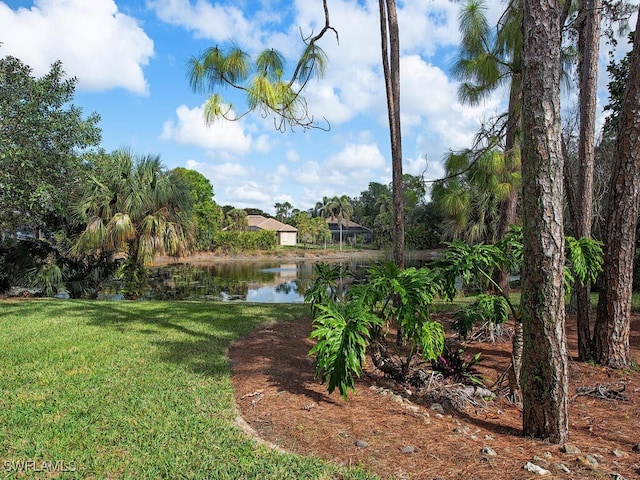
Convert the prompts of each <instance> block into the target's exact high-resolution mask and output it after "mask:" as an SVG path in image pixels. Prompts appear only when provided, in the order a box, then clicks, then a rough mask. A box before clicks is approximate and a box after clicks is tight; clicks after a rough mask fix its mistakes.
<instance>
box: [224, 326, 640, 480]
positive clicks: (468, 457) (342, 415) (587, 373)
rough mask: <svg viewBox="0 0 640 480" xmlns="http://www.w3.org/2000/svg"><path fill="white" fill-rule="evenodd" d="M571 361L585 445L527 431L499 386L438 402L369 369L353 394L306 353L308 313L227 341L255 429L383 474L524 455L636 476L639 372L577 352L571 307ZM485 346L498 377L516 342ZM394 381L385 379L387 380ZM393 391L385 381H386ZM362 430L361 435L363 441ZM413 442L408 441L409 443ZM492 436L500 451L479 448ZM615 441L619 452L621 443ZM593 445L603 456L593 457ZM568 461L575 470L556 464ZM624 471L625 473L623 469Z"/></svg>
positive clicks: (573, 429) (489, 465)
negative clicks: (620, 393)
mask: <svg viewBox="0 0 640 480" xmlns="http://www.w3.org/2000/svg"><path fill="white" fill-rule="evenodd" d="M567 323H568V332H567V337H568V344H569V348H570V354H571V355H574V360H571V361H570V364H569V372H570V387H569V388H570V402H569V410H570V441H569V443H570V444H572V445H575V446H576V447H578V448H579V449H580V451H581V452H582V453H580V454H566V453H562V451H561V447H560V446H559V445H553V444H550V443H548V442H543V441H538V440H533V439H529V438H524V437H523V436H522V434H521V426H522V417H521V413H522V411H521V409H520V408H518V407H517V406H516V405H515V404H513V403H510V402H508V401H506V399H504V398H499V399H498V400H496V401H491V402H487V403H484V402H483V403H482V404H480V405H479V406H475V407H473V406H469V407H467V408H466V409H464V411H462V412H460V411H454V410H447V411H446V412H445V414H444V415H442V414H437V413H436V412H435V411H433V410H431V409H430V408H429V404H423V403H420V402H419V401H417V400H416V399H415V398H414V399H413V401H412V402H406V401H405V402H401V403H399V402H398V397H395V399H394V397H393V396H392V395H389V394H384V393H379V390H380V389H378V390H376V388H375V387H373V385H383V386H384V385H385V384H384V381H383V380H382V379H380V378H379V377H376V375H374V374H373V372H372V371H371V368H370V366H369V367H368V368H367V372H366V373H365V375H363V377H362V378H361V379H359V380H358V382H357V387H356V391H355V392H354V393H352V394H350V395H349V399H348V400H347V401H345V400H343V399H342V397H341V396H340V395H339V394H338V393H337V392H334V393H333V394H332V395H329V394H328V393H327V389H326V384H325V385H322V384H320V383H319V382H318V381H317V380H315V379H314V359H313V358H312V357H310V356H308V351H309V349H310V348H311V346H312V345H313V343H312V342H311V341H310V340H309V339H308V336H309V332H310V330H311V320H310V319H301V320H298V321H295V322H289V323H274V324H270V325H263V326H261V327H259V328H257V329H256V330H255V331H253V332H252V333H251V334H250V335H248V336H247V337H244V338H242V339H240V340H239V341H238V342H236V343H234V344H233V345H232V346H231V347H230V349H229V357H230V359H231V365H232V380H233V385H234V391H235V397H236V403H237V405H238V409H239V410H240V413H241V415H242V417H243V419H244V420H245V421H246V422H247V423H248V424H249V425H250V426H251V427H252V429H253V431H254V432H255V434H256V435H257V436H258V437H259V438H261V439H262V440H265V441H267V442H269V443H271V444H273V445H275V446H277V447H280V448H282V449H285V450H288V451H291V452H296V453H299V454H301V455H314V456H317V457H321V458H325V459H327V460H330V461H333V462H338V463H341V464H345V465H361V466H363V467H364V468H366V469H368V470H370V471H372V472H375V473H377V474H379V475H380V476H381V477H383V478H398V479H408V478H410V479H440V480H445V479H446V480H453V479H461V480H462V479H464V480H467V479H471V478H474V479H483V480H484V479H531V478H539V475H536V474H533V473H529V472H527V471H525V470H524V469H523V466H524V465H525V463H527V462H532V463H535V464H536V465H539V466H541V467H543V468H546V469H547V470H550V471H551V472H552V474H551V475H548V476H546V477H544V478H557V479H603V478H616V477H614V476H613V474H614V472H615V473H618V474H619V475H622V476H623V478H626V479H627V480H631V479H637V478H640V453H638V452H636V451H634V446H635V445H636V444H638V443H640V435H638V429H639V427H640V373H638V372H637V371H614V370H610V369H607V368H603V367H599V366H592V365H587V364H585V363H581V362H577V361H576V360H575V355H576V354H577V352H576V333H575V328H574V325H575V319H574V318H573V317H571V316H570V317H569V318H568V322H567ZM631 330H632V333H631V342H630V343H631V352H632V357H633V358H634V359H635V360H638V359H640V316H638V315H636V316H634V318H633V322H632V328H631ZM466 347H467V352H469V353H472V352H476V351H481V352H482V358H483V361H482V363H481V366H482V374H483V376H484V378H485V379H486V380H487V382H486V384H487V385H492V384H493V383H494V382H495V380H496V379H497V378H498V377H499V376H500V375H501V374H502V373H503V372H504V370H505V369H506V368H507V366H508V363H509V359H510V343H508V342H503V343H495V344H489V343H469V344H466ZM613 382H625V384H626V390H625V392H624V393H625V394H626V395H627V396H628V398H629V401H621V400H608V399H600V398H595V397H593V396H587V395H578V394H577V391H576V388H577V387H579V386H597V385H609V384H612V383H613ZM386 386H387V387H389V385H388V384H387V385H386ZM384 392H388V390H386V391H384ZM358 440H360V441H364V442H366V443H367V444H368V446H366V447H358V446H356V441H358ZM407 446H413V447H414V448H415V451H414V452H413V453H403V452H402V450H403V449H404V448H405V447H407ZM485 447H490V448H491V449H493V450H494V451H495V452H496V453H497V455H495V456H492V455H489V454H487V453H483V448H485ZM614 451H615V452H614ZM587 454H588V455H591V456H593V457H594V458H595V459H596V460H597V462H598V465H597V466H590V465H588V464H587V462H586V459H585V456H586V455H587ZM560 463H562V464H564V465H565V466H566V467H568V468H569V469H570V471H571V473H563V472H561V471H560V470H559V469H558V467H557V465H558V464H560ZM617 478H620V477H617Z"/></svg>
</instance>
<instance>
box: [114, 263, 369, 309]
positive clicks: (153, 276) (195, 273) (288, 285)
mask: <svg viewBox="0 0 640 480" xmlns="http://www.w3.org/2000/svg"><path fill="white" fill-rule="evenodd" d="M315 263H316V262H315V261H282V260H256V261H255V262H247V261H236V262H233V261H231V262H221V263H215V264H210V265H194V264H174V265H168V266H164V267H158V268H153V269H151V271H150V275H149V278H148V279H147V287H148V288H147V292H146V294H145V295H144V298H145V299H147V300H211V301H226V302H234V301H240V302H258V303H301V302H303V301H304V292H305V290H306V289H307V287H308V286H309V284H310V282H312V281H313V279H314V271H313V265H314V264H315ZM335 263H341V264H342V265H343V266H344V267H346V268H348V269H349V270H350V271H351V272H354V273H358V272H360V273H363V272H364V271H365V270H366V269H367V268H368V267H369V265H370V264H369V262H368V261H366V260H364V261H363V260H349V261H342V262H335ZM120 288H121V285H119V284H117V283H114V284H112V285H110V286H108V287H107V288H106V289H105V291H104V293H103V295H101V298H107V299H113V300H118V299H122V295H119V291H120Z"/></svg>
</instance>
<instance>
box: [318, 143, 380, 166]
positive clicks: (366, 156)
mask: <svg viewBox="0 0 640 480" xmlns="http://www.w3.org/2000/svg"><path fill="white" fill-rule="evenodd" d="M385 163H386V161H385V159H384V157H383V156H382V154H381V153H380V150H378V146H377V145H376V144H374V143H370V144H365V145H354V144H348V145H346V146H345V147H344V149H343V150H342V151H341V152H339V153H337V154H335V155H332V156H331V157H329V159H328V160H327V162H326V166H327V167H329V168H339V169H344V170H353V169H363V170H364V169H369V168H383V167H384V165H385Z"/></svg>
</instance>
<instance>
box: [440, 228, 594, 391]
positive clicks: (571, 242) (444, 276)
mask: <svg viewBox="0 0 640 480" xmlns="http://www.w3.org/2000/svg"><path fill="white" fill-rule="evenodd" d="M446 245H447V247H448V249H447V251H445V253H444V254H443V256H442V258H441V259H440V260H437V261H435V262H433V264H432V265H431V266H432V268H433V269H434V279H436V280H437V282H439V288H440V294H441V295H442V296H443V297H444V298H445V299H448V300H453V299H454V298H455V296H456V295H457V292H458V279H462V280H463V282H465V283H467V284H469V283H473V282H475V283H478V284H481V285H484V286H486V287H491V289H492V290H493V291H494V292H495V293H496V294H497V295H498V296H500V297H502V298H503V299H504V302H506V305H507V306H508V309H509V312H510V313H511V315H512V317H513V319H514V329H515V332H514V335H513V339H512V341H513V352H512V359H513V370H512V371H513V375H512V378H511V380H510V383H511V385H510V388H511V391H512V395H514V396H516V395H518V391H519V388H520V387H519V377H520V368H521V365H522V345H523V331H522V315H523V313H522V306H518V305H516V304H514V303H513V302H512V301H511V299H510V296H509V294H508V292H505V291H504V290H502V288H501V287H500V285H499V284H498V283H497V282H496V281H495V279H494V278H493V276H492V274H491V272H492V271H493V270H494V269H496V268H502V269H505V270H507V271H511V272H519V271H520V269H521V268H522V265H523V240H522V229H521V228H520V227H515V226H514V227H512V229H511V230H510V232H509V233H508V234H507V235H506V236H505V238H504V239H503V240H502V241H500V242H498V243H497V244H495V245H485V244H477V245H467V244H465V243H464V242H461V241H455V242H451V243H448V244H446ZM566 247H567V253H566V258H567V259H568V263H567V264H566V265H565V266H564V281H565V285H567V286H570V285H571V284H572V283H573V282H574V281H575V280H576V279H579V280H580V281H586V280H587V279H591V278H596V277H597V275H598V273H599V272H600V271H601V270H602V249H601V244H600V243H599V242H597V241H595V240H593V239H590V238H582V239H580V240H579V241H578V240H575V239H573V238H571V237H567V240H566ZM567 288H568V287H567ZM483 298H485V300H483V302H482V305H478V308H482V310H481V311H482V312H483V313H482V314H483V315H485V316H487V318H492V319H493V323H494V324H498V323H500V321H501V319H502V318H503V316H502V315H503V314H502V313H501V312H502V308H503V306H502V305H501V304H498V303H496V302H498V301H497V300H493V299H491V300H488V297H483ZM496 308H497V310H496ZM492 312H493V313H492ZM461 315H465V313H461ZM478 315H479V310H478V309H477V308H476V309H474V310H473V312H471V313H470V315H469V319H467V320H465V322H467V324H468V322H469V321H470V319H471V318H474V317H475V318H479V316H478ZM464 328H466V327H464V326H463V329H464Z"/></svg>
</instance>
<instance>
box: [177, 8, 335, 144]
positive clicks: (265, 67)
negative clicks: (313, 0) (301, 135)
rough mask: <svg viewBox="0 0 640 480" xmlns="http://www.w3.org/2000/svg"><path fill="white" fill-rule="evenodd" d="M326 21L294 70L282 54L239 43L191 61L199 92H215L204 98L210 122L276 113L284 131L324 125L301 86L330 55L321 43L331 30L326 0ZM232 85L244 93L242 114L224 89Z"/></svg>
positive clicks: (307, 40) (307, 43)
mask: <svg viewBox="0 0 640 480" xmlns="http://www.w3.org/2000/svg"><path fill="white" fill-rule="evenodd" d="M324 7H325V8H324V11H325V24H324V26H323V28H322V29H321V30H320V32H318V34H317V35H314V36H309V37H307V38H304V39H303V41H304V49H303V52H302V54H301V55H300V58H299V60H298V62H297V64H296V65H295V67H294V69H293V71H292V73H291V74H290V76H289V77H288V78H287V77H286V76H285V75H286V73H287V71H286V62H285V59H284V57H283V55H282V54H281V53H280V52H278V51H277V50H275V49H273V48H268V49H266V50H263V51H262V52H260V53H258V54H257V56H256V57H255V58H252V57H251V56H250V55H249V54H248V53H247V52H245V51H244V50H242V49H241V48H239V47H238V46H236V45H231V46H229V47H228V48H221V47H219V46H217V45H216V46H215V47H211V48H208V49H206V50H205V51H204V52H203V53H202V54H200V55H199V56H194V57H192V58H191V59H190V60H189V61H188V63H187V78H188V80H189V84H190V85H191V87H192V89H193V90H194V91H196V92H201V91H206V92H212V93H211V95H210V96H209V97H208V99H207V101H206V103H205V109H204V110H205V111H204V114H205V120H206V121H207V123H210V122H213V121H214V120H216V119H219V118H224V119H226V120H232V121H233V120H238V119H240V118H242V117H244V116H245V115H247V114H249V113H250V112H254V111H256V112H258V113H259V114H260V115H262V116H263V117H267V116H270V115H273V116H274V125H275V126H276V128H277V129H278V130H280V131H284V130H286V128H287V127H289V128H295V127H297V126H300V127H303V128H319V127H321V125H319V124H318V122H317V121H316V120H315V119H314V117H313V116H312V115H311V114H310V113H309V111H308V108H307V103H306V101H305V98H304V96H302V91H303V90H304V88H305V86H306V85H307V83H308V82H309V81H310V80H311V79H313V78H318V77H322V76H323V75H324V71H325V68H326V64H327V58H326V55H325V53H324V51H323V50H322V48H320V46H319V45H318V43H317V42H319V41H320V39H321V38H322V37H323V36H324V35H325V33H326V32H327V31H329V30H333V28H332V27H331V26H330V25H329V11H328V8H327V5H326V0H324ZM225 88H232V89H235V90H238V91H240V92H242V93H244V94H245V96H246V97H245V99H246V109H245V110H244V111H241V112H240V113H238V112H237V111H236V110H235V108H234V107H233V105H231V104H229V103H227V102H226V101H225V99H224V98H223V96H222V94H221V93H220V92H221V90H223V89H225Z"/></svg>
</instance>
